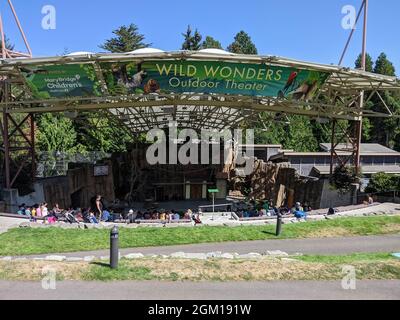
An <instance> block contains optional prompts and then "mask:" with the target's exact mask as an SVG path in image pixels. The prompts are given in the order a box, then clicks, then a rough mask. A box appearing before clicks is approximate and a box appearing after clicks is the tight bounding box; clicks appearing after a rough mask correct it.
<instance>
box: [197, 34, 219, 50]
mask: <svg viewBox="0 0 400 320" xmlns="http://www.w3.org/2000/svg"><path fill="white" fill-rule="evenodd" d="M201 48H202V49H208V48H212V49H222V46H221V43H220V42H219V41H218V40H215V39H214V38H213V37H210V36H207V37H206V39H205V40H204V41H203V43H202V44H201Z"/></svg>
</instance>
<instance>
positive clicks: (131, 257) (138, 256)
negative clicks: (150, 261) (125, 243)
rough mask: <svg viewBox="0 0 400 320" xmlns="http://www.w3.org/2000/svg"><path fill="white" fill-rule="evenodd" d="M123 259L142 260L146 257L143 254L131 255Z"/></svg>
mask: <svg viewBox="0 0 400 320" xmlns="http://www.w3.org/2000/svg"><path fill="white" fill-rule="evenodd" d="M123 257H124V258H125V259H141V258H144V255H143V254H142V253H129V254H127V255H125V256H123Z"/></svg>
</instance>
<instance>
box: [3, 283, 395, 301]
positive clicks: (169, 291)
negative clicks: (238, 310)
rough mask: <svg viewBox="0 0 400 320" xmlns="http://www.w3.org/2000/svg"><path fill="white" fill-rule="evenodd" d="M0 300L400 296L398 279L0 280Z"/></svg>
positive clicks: (382, 298)
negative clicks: (344, 282) (348, 282)
mask: <svg viewBox="0 0 400 320" xmlns="http://www.w3.org/2000/svg"><path fill="white" fill-rule="evenodd" d="M0 299H24V300H29V299H37V300H56V299H74V300H75V299H80V300H82V299H107V300H110V299H130V300H147V299H154V300H165V299H188V300H189V299H193V300H214V299H221V300H228V299H229V300H249V299H254V300H269V299H277V300H307V299H324V300H325V299H344V300H352V299H379V300H389V299H393V300H394V299H400V280H385V281H371V280H368V281H360V280H359V281H356V290H344V289H343V288H342V286H341V281H340V280H338V281H272V282H246V281H241V282H157V281H142V282H138V281H113V282H97V281H96V282H95V281H92V282H83V281H62V282H57V283H56V289H54V290H44V289H43V288H42V286H41V282H40V281H37V282H11V281H0Z"/></svg>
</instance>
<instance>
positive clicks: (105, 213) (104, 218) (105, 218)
mask: <svg viewBox="0 0 400 320" xmlns="http://www.w3.org/2000/svg"><path fill="white" fill-rule="evenodd" d="M101 221H104V222H107V221H111V213H110V212H109V211H108V210H103V214H102V216H101Z"/></svg>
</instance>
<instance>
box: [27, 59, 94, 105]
mask: <svg viewBox="0 0 400 320" xmlns="http://www.w3.org/2000/svg"><path fill="white" fill-rule="evenodd" d="M20 70H21V73H22V75H23V76H24V78H25V80H26V83H27V85H28V87H29V88H30V90H31V92H32V95H33V96H34V98H37V99H48V98H65V97H87V96H98V95H100V94H101V93H100V92H99V89H98V88H99V82H98V80H97V77H96V74H95V70H94V67H93V64H63V65H48V66H35V67H25V66H24V67H21V69H20Z"/></svg>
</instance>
